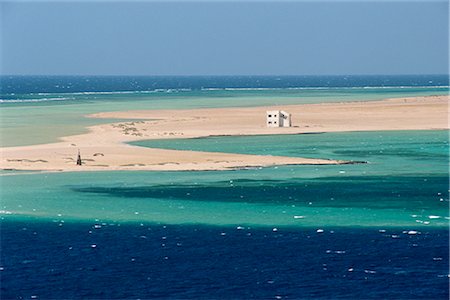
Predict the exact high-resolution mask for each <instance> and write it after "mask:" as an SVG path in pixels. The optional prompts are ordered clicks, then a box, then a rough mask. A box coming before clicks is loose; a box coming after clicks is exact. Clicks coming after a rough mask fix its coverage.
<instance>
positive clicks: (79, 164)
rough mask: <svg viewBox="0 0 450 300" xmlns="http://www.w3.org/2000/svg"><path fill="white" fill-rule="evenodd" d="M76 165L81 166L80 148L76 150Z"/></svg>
mask: <svg viewBox="0 0 450 300" xmlns="http://www.w3.org/2000/svg"><path fill="white" fill-rule="evenodd" d="M77 166H81V155H80V150H78V157H77Z"/></svg>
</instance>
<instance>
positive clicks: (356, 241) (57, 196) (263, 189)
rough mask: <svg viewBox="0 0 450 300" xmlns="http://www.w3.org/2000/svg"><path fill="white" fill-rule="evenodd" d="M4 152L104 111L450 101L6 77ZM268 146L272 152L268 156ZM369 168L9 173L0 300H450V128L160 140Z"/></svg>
mask: <svg viewBox="0 0 450 300" xmlns="http://www.w3.org/2000/svg"><path fill="white" fill-rule="evenodd" d="M0 80H1V87H2V89H1V92H0V98H1V103H0V117H1V122H2V123H1V128H0V137H1V145H2V146H16V145H30V144H35V143H44V142H52V141H56V140H57V139H58V138H59V137H61V136H64V135H67V134H75V133H79V132H83V130H84V127H85V126H88V125H93V124H98V123H99V122H111V120H95V119H89V118H84V117H83V115H85V114H89V113H95V112H100V111H114V110H125V109H127V110H130V109H166V108H199V107H230V106H258V105H268V104H300V103H320V102H333V101H334V102H336V101H338V102H342V101H355V100H359V101H372V100H378V99H383V98H391V97H409V96H411V97H412V96H421V95H445V94H448V91H449V87H448V76H347V77H344V76H322V77H314V76H312V77H307V76H297V77H294V76H290V77H193V78H189V77H5V76H3V77H1V78H0ZM274 141H275V142H274ZM133 144H135V145H139V146H143V147H157V148H167V149H183V150H204V151H225V152H233V153H250V154H264V155H285V156H299V157H312V158H330V159H345V160H358V161H365V162H367V163H366V164H353V165H324V166H320V165H317V166H314V165H309V166H307V165H304V166H279V167H268V168H250V169H241V170H233V171H202V172H186V171H180V172H149V171H134V172H130V171H121V172H117V171H116V172H73V173H39V172H27V171H20V172H19V171H1V173H0V175H1V176H0V184H1V208H0V216H1V253H0V258H1V261H0V276H1V286H0V289H1V290H0V291H1V294H0V298H1V299H74V298H76V299H124V298H127V299H149V298H157V299H158V298H175V299H199V298H200V299H304V298H314V299H316V298H319V299H336V298H341V299H448V298H449V276H450V275H449V274H450V272H449V180H448V179H449V170H448V166H449V156H448V153H449V136H448V131H444V130H433V131H385V132H382V131H379V132H347V133H318V134H304V135H286V136H275V137H273V136H242V137H211V138H203V139H178V140H152V141H139V142H135V143H133Z"/></svg>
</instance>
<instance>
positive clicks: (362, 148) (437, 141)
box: [131, 130, 449, 176]
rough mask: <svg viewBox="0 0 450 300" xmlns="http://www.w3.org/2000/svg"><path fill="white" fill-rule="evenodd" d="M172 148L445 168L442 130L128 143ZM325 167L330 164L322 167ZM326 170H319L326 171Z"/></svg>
mask: <svg viewBox="0 0 450 300" xmlns="http://www.w3.org/2000/svg"><path fill="white" fill-rule="evenodd" d="M131 144H132V145H135V146H141V147H150V148H162V149H173V150H191V151H208V152H227V153H240V154H256V155H278V156H290V157H307V158H322V159H336V160H354V161H367V162H368V164H364V165H353V166H348V167H341V168H343V172H350V175H360V174H361V175H381V174H387V175H393V174H416V173H421V172H423V173H426V174H430V173H431V174H433V173H447V172H448V167H447V166H448V152H449V137H448V131H446V130H435V131H431V130H417V131H372V132H371V131H368V132H342V133H317V134H295V135H292V134H289V135H255V136H220V137H207V138H197V139H161V140H146V141H137V142H133V143H131ZM321 170H324V172H325V173H327V170H330V169H329V168H321ZM330 175H332V174H330V173H328V174H326V175H324V176H330Z"/></svg>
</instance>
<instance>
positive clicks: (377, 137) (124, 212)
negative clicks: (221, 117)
mask: <svg viewBox="0 0 450 300" xmlns="http://www.w3.org/2000/svg"><path fill="white" fill-rule="evenodd" d="M254 139H257V141H258V145H259V147H256V146H254V145H257V143H256V141H255V140H254ZM277 139H279V140H280V141H282V140H285V141H290V142H289V143H288V144H284V143H273V142H274V140H275V141H276V140H277ZM208 140H210V138H208V139H193V140H182V141H181V142H182V144H181V145H182V146H181V148H183V149H186V147H194V148H195V147H198V146H201V147H203V146H205V148H206V149H207V150H214V149H223V148H222V146H221V145H222V144H223V145H225V144H227V145H233V146H232V147H231V146H227V147H228V148H226V149H223V150H229V151H231V152H246V153H255V152H256V153H261V152H263V153H265V154H276V155H281V154H285V153H289V154H290V155H292V156H296V155H299V156H302V155H303V151H302V149H308V151H305V153H308V156H310V157H320V158H327V157H329V158H333V159H356V160H365V161H368V163H365V164H351V165H323V166H320V165H318V166H314V165H311V166H307V165H305V166H282V167H271V168H254V169H248V170H235V171H207V172H96V173H80V172H74V173H62V174H58V173H49V174H31V175H29V174H26V175H20V173H18V174H17V175H14V176H3V177H2V178H1V179H2V186H3V187H4V188H3V190H2V198H3V201H2V209H3V210H4V211H5V212H8V214H4V216H5V217H6V218H8V219H10V218H19V219H22V218H32V219H33V218H38V219H39V218H45V219H49V220H63V221H67V220H80V221H87V222H94V221H95V220H96V219H97V220H100V221H119V220H120V221H122V222H142V221H146V222H154V223H164V224H207V225H222V226H243V225H251V226H269V227H270V226H271V227H276V226H294V227H304V226H313V227H317V226H366V227H367V226H369V227H370V226H388V227H389V226H394V227H402V226H407V227H408V228H422V227H427V226H428V227H429V226H437V227H445V226H447V225H448V201H449V200H448V169H447V166H448V157H447V156H446V153H448V136H447V131H411V132H410V131H405V132H364V133H333V134H323V135H293V136H292V135H291V136H277V137H272V138H270V137H267V136H261V137H234V138H232V137H222V138H213V140H215V141H216V143H213V142H211V143H208ZM235 140H239V142H234V141H235ZM358 141H359V142H358ZM162 142H163V141H155V143H162ZM328 142H331V143H332V144H333V145H334V146H335V147H334V148H332V147H326V146H323V144H324V143H328ZM152 143H153V142H152ZM171 143H174V144H175V145H177V148H180V147H179V146H180V144H178V142H177V141H176V140H173V141H171ZM198 143H200V145H198ZM205 143H207V144H208V145H209V147H206V146H207V145H206V144H205ZM166 145H168V144H166ZM249 145H253V146H249ZM272 145H275V146H272ZM279 145H284V146H282V147H280V146H279ZM299 145H300V146H299ZM160 146H161V145H160ZM322 146H323V147H322ZM243 147H245V151H244V150H242V149H244V148H243ZM189 149H190V148H189ZM263 149H264V150H263ZM386 149H388V150H389V151H387V150H386ZM406 149H409V151H406ZM21 187H23V188H21ZM42 187H45V188H42Z"/></svg>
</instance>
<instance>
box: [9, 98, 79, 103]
mask: <svg viewBox="0 0 450 300" xmlns="http://www.w3.org/2000/svg"><path fill="white" fill-rule="evenodd" d="M64 100H76V99H75V98H68V97H58V98H37V99H0V103H26V102H44V101H64Z"/></svg>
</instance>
